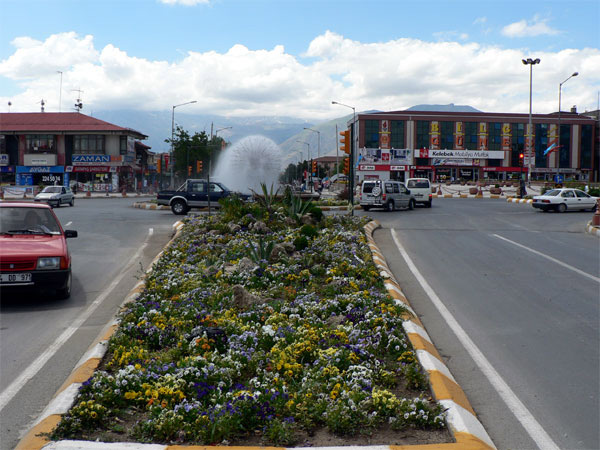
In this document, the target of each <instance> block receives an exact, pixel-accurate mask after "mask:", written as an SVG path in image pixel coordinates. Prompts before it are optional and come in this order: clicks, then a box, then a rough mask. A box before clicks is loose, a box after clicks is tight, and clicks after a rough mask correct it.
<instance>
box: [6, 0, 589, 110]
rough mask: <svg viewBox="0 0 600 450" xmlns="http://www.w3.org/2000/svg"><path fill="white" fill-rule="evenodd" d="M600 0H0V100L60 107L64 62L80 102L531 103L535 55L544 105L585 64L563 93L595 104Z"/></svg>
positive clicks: (487, 106) (66, 89) (213, 105)
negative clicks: (530, 63) (530, 61)
mask: <svg viewBox="0 0 600 450" xmlns="http://www.w3.org/2000/svg"><path fill="white" fill-rule="evenodd" d="M186 3H187V4H186ZM599 5H600V2H598V1H597V0H561V1H558V0H557V1H533V0H522V1H511V0H509V1H491V0H480V1H450V0H448V1H399V0H397V1H393V0H390V1H377V0H372V1H366V0H362V1H359V0H344V1H341V0H340V1H337V0H333V1H331V0H321V1H317V0H303V1H292V0H279V1H276V0H263V1H252V0H210V1H197V0H162V1H161V0H121V1H112V0H109V1H105V0H103V1H88V0H38V1H31V0H0V12H1V14H2V16H3V17H5V18H9V20H3V24H2V28H1V30H0V110H1V111H5V110H6V105H7V103H8V101H11V103H12V109H11V110H13V111H17V110H22V111H26V110H34V108H36V107H35V106H33V105H34V104H35V103H36V101H37V102H39V98H45V97H46V98H47V99H46V102H47V105H48V109H49V110H52V109H53V108H54V109H55V110H58V106H59V104H58V103H59V102H58V98H59V94H58V90H59V89H58V85H57V83H58V81H57V71H58V70H60V71H61V72H63V90H62V95H63V96H65V97H69V98H68V100H69V104H70V103H71V101H70V100H71V99H70V96H72V94H71V92H72V89H78V88H81V89H83V91H84V100H86V101H87V102H88V104H94V105H95V107H96V108H99V109H111V108H112V109H119V108H132V107H134V108H139V107H140V106H139V105H140V104H143V105H144V106H143V108H147V109H167V108H170V106H169V105H172V104H173V103H176V102H178V101H186V100H187V99H188V98H197V99H198V100H200V99H201V98H205V99H206V98H207V99H208V100H207V101H205V102H201V101H199V102H198V104H196V105H194V106H193V108H194V109H195V110H196V111H197V112H214V113H220V114H230V115H256V114H261V115H270V114H277V115H281V114H284V112H285V111H287V112H288V114H285V115H296V116H302V117H314V116H317V117H321V118H327V117H331V116H332V115H335V112H334V111H332V108H331V105H330V103H331V102H330V101H329V99H330V98H335V99H337V100H339V101H345V102H346V103H352V104H354V105H356V106H357V107H358V108H361V109H400V108H404V107H409V106H412V105H413V104H418V103H456V104H470V105H471V106H474V107H476V108H479V109H482V110H488V111H493V110H496V111H522V109H523V106H524V103H527V102H528V91H527V89H526V88H528V75H529V73H528V70H527V68H526V67H524V66H523V65H522V64H521V58H523V57H528V56H532V57H540V58H541V59H542V63H541V64H540V65H539V66H536V67H535V68H534V73H535V82H536V88H535V89H536V90H537V91H538V92H536V97H537V101H536V103H537V105H538V109H537V111H538V112H551V110H552V108H554V110H556V109H557V105H555V104H556V102H557V99H556V98H555V97H557V94H556V91H557V89H558V84H559V83H560V82H561V81H562V80H564V79H565V78H567V77H568V76H569V75H570V74H571V73H572V72H573V71H579V72H580V75H579V77H578V79H576V80H571V81H569V85H565V86H564V88H565V89H566V88H567V87H568V88H569V90H570V91H572V92H570V94H571V95H570V96H566V97H567V98H568V99H569V100H568V101H567V100H565V101H567V102H568V103H577V104H579V105H580V106H581V107H582V108H587V109H595V107H596V103H597V91H598V90H599V89H600V79H599V75H598V74H599V73H600V62H599V59H600V56H599V53H598V52H599V50H598V48H599V47H600V34H599V31H598V30H599V28H600V6H599ZM524 82H525V84H523V83H524ZM294 91H295V92H294ZM565 94H566V92H565ZM190 95H191V97H190ZM146 96H147V97H146ZM38 97H39V98H38ZM36 99H37V100H36ZM61 100H62V99H61ZM191 107H192V106H191ZM334 110H335V108H334Z"/></svg>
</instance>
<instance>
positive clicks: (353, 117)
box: [331, 101, 358, 216]
mask: <svg viewBox="0 0 600 450" xmlns="http://www.w3.org/2000/svg"><path fill="white" fill-rule="evenodd" d="M331 104H332V105H341V106H345V107H346V108H351V109H352V143H351V144H350V173H349V174H348V175H349V178H350V180H349V190H350V215H351V216H353V215H354V147H355V145H354V143H355V142H356V137H357V135H358V130H356V108H355V107H354V106H350V105H345V104H343V103H340V102H336V101H332V102H331ZM336 140H337V136H336Z"/></svg>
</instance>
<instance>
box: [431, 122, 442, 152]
mask: <svg viewBox="0 0 600 450" xmlns="http://www.w3.org/2000/svg"><path fill="white" fill-rule="evenodd" d="M429 148H430V149H431V150H438V149H439V148H440V124H439V122H436V121H432V122H431V124H430V131H429Z"/></svg>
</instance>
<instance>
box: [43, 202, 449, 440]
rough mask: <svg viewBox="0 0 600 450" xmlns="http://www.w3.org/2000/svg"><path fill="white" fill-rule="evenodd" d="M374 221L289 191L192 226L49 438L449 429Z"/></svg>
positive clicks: (231, 206)
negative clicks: (324, 208)
mask: <svg viewBox="0 0 600 450" xmlns="http://www.w3.org/2000/svg"><path fill="white" fill-rule="evenodd" d="M267 197H268V196H267ZM263 200H264V199H263ZM308 211H310V213H309V214H307V212H308ZM365 223H366V220H365V219H361V218H356V217H347V216H328V217H323V215H322V213H321V212H320V210H318V209H314V208H312V209H311V208H310V205H307V204H304V203H302V202H301V201H300V200H299V199H295V198H292V197H290V196H289V195H287V196H286V197H285V198H284V200H283V202H282V203H280V204H278V203H276V202H270V201H259V202H257V203H256V204H253V205H252V204H251V205H247V204H243V203H241V202H240V201H239V200H237V199H235V198H233V199H229V200H227V201H224V202H223V204H222V212H221V214H219V215H217V216H212V217H196V218H191V219H189V220H187V222H186V224H185V226H184V227H183V230H182V232H181V234H180V235H179V237H178V238H177V239H176V240H175V241H174V243H173V244H172V245H171V246H170V247H169V248H168V249H167V250H166V251H165V252H164V253H163V255H162V256H161V258H160V259H159V260H158V262H157V264H156V265H155V267H154V270H153V271H152V273H151V274H150V275H148V276H147V278H146V284H145V289H144V291H143V293H142V294H141V295H140V296H139V298H138V299H137V300H136V301H134V302H131V303H128V304H127V305H126V306H125V307H124V309H123V311H122V312H121V313H120V326H119V329H118V331H117V332H116V333H115V335H114V336H113V337H112V338H111V340H110V342H109V350H108V352H107V355H106V356H105V359H104V361H103V363H102V366H101V368H100V370H98V371H97V372H96V373H95V374H94V375H93V376H92V377H91V378H90V379H89V380H88V381H87V382H86V383H84V386H83V387H82V388H81V389H80V393H79V396H78V397H77V399H76V402H75V405H74V406H73V407H72V408H71V410H70V411H69V413H68V414H66V415H65V416H64V417H63V419H62V421H61V422H60V424H59V425H58V427H57V428H56V430H55V431H54V433H53V435H52V437H53V439H64V438H69V439H94V440H95V439H98V438H99V439H101V440H105V441H106V440H116V441H139V442H157V443H188V444H192V443H195V444H227V443H237V444H242V445H243V443H244V442H245V440H246V439H250V440H252V439H254V442H256V440H257V439H258V442H259V443H261V444H275V445H286V446H293V445H294V444H296V443H298V442H299V441H302V440H304V439H305V438H306V437H307V436H312V435H314V434H315V433H322V432H323V431H326V432H327V433H331V434H332V435H336V436H357V435H362V436H364V435H367V436H373V435H377V433H378V432H380V431H381V430H384V429H385V430H388V431H390V432H402V433H404V435H406V433H407V432H410V430H423V429H425V430H442V431H441V432H438V434H439V435H440V436H442V437H436V439H438V440H439V439H442V440H444V439H448V434H447V432H446V431H445V421H444V413H443V409H442V407H441V406H440V405H438V404H436V403H434V402H432V401H431V399H430V397H429V395H430V394H429V390H428V384H427V380H426V377H425V376H424V375H423V374H422V372H421V369H420V367H419V365H418V362H417V360H416V358H415V355H414V353H413V351H412V349H411V347H410V344H409V342H408V340H407V338H406V336H405V334H404V332H403V329H402V321H403V319H402V317H403V315H405V314H407V313H406V311H405V310H404V308H402V307H401V306H399V305H397V304H396V303H395V302H394V300H393V299H392V298H391V297H390V296H389V295H388V294H387V292H386V290H385V288H384V285H383V280H382V279H381V277H380V275H379V273H378V271H377V269H376V266H375V265H374V264H373V262H372V258H371V254H370V251H369V248H368V246H367V245H366V239H365V236H364V233H363V231H362V227H363V226H364V224H365ZM419 432H420V433H422V431H419ZM432 433H435V432H434V431H432ZM304 442H306V441H304ZM300 443H302V442H300ZM387 443H390V444H391V443H394V442H387Z"/></svg>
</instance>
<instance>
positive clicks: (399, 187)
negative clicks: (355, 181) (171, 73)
mask: <svg viewBox="0 0 600 450" xmlns="http://www.w3.org/2000/svg"><path fill="white" fill-rule="evenodd" d="M415 203H416V202H415V198H414V197H413V196H412V193H411V192H410V191H409V190H408V189H406V186H405V185H404V184H403V183H400V182H399V181H392V180H388V181H382V180H365V181H363V183H362V185H361V187H360V206H361V207H362V209H363V210H365V211H368V210H369V209H371V208H385V209H386V210H387V211H394V210H395V209H396V208H408V209H414V207H415Z"/></svg>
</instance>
